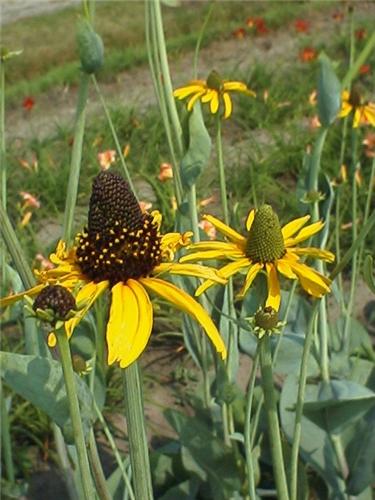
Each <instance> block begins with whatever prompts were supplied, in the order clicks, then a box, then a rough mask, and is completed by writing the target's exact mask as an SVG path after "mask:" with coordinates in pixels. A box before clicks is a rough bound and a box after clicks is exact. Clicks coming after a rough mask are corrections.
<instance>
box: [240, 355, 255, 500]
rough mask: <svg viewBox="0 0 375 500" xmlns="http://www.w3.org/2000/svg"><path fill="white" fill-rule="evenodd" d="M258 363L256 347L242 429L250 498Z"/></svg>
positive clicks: (253, 484) (252, 480)
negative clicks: (252, 412)
mask: <svg viewBox="0 0 375 500" xmlns="http://www.w3.org/2000/svg"><path fill="white" fill-rule="evenodd" d="M258 364H259V353H258V349H257V352H256V354H255V357H254V359H253V366H252V367H251V374H250V380H249V385H248V388H247V395H246V413H245V429H244V439H245V455H246V473H247V480H248V482H249V496H250V498H251V499H255V498H256V492H255V481H254V479H255V471H254V463H253V454H252V446H251V421H250V420H251V409H252V405H253V397H254V387H255V379H256V374H257V371H258Z"/></svg>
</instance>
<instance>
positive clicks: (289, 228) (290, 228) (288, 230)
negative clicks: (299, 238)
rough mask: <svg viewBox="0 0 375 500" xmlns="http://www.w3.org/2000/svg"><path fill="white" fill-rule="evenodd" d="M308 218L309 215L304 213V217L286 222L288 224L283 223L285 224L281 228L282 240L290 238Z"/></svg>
mask: <svg viewBox="0 0 375 500" xmlns="http://www.w3.org/2000/svg"><path fill="white" fill-rule="evenodd" d="M309 219H310V215H305V216H304V217H299V218H298V219H294V220H292V221H291V222H288V224H285V226H284V227H283V228H282V229H281V232H282V234H283V238H284V240H286V239H288V238H290V237H291V236H293V234H295V233H296V232H297V231H299V230H300V229H301V228H302V227H303V226H304V225H305V224H306V222H307V221H308V220H309Z"/></svg>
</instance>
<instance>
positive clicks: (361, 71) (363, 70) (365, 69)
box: [359, 64, 371, 75]
mask: <svg viewBox="0 0 375 500" xmlns="http://www.w3.org/2000/svg"><path fill="white" fill-rule="evenodd" d="M370 71H371V66H370V65H369V64H362V66H361V67H360V68H359V74H360V75H367V74H368V73H370Z"/></svg>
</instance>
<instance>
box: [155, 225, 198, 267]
mask: <svg viewBox="0 0 375 500" xmlns="http://www.w3.org/2000/svg"><path fill="white" fill-rule="evenodd" d="M192 236H193V233H192V232H191V231H186V232H185V233H167V234H164V235H163V236H162V238H161V251H162V254H163V257H165V258H167V259H168V260H173V259H174V254H175V252H177V250H179V249H180V248H182V247H186V246H187V245H189V244H190V242H191V237H192Z"/></svg>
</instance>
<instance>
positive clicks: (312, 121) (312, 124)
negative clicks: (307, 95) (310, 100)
mask: <svg viewBox="0 0 375 500" xmlns="http://www.w3.org/2000/svg"><path fill="white" fill-rule="evenodd" d="M309 126H310V128H311V129H313V130H314V129H316V128H319V127H321V126H322V124H321V123H320V120H319V116H318V115H315V116H313V117H312V118H310V121H309Z"/></svg>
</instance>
